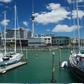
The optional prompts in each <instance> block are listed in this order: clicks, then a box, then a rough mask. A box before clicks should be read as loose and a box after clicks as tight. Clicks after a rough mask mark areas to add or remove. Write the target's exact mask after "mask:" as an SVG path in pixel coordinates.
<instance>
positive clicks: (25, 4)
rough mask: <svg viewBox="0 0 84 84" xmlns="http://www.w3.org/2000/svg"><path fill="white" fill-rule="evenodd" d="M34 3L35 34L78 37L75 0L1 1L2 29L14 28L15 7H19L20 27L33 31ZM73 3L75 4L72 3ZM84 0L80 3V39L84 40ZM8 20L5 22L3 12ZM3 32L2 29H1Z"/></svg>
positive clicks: (0, 25)
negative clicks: (3, 27)
mask: <svg viewBox="0 0 84 84" xmlns="http://www.w3.org/2000/svg"><path fill="white" fill-rule="evenodd" d="M32 2H33V7H34V14H33V15H34V16H35V34H55V35H57V36H69V37H73V35H75V36H77V19H76V18H77V13H76V3H75V0H0V27H1V28H2V26H3V25H7V27H8V28H14V5H15V4H16V6H17V17H18V24H19V25H18V26H20V27H25V28H28V29H29V30H31V29H32V21H31V16H32ZM72 2H73V3H72ZM83 5H84V0H79V1H78V17H79V24H80V37H81V38H84V34H83V32H84V6H83ZM5 10H6V12H7V20H6V21H4V20H3V12H4V11H5ZM0 30H1V29H0Z"/></svg>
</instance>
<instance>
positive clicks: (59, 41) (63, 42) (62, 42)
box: [52, 36, 70, 46]
mask: <svg viewBox="0 0 84 84" xmlns="http://www.w3.org/2000/svg"><path fill="white" fill-rule="evenodd" d="M69 44H70V38H69V37H66V36H54V37H52V46H54V45H56V46H68V45H69Z"/></svg>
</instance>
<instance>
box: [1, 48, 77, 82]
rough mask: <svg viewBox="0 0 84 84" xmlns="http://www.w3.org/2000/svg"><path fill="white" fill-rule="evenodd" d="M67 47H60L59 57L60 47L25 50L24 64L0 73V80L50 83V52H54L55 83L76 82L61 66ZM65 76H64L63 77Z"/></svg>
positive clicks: (66, 54) (65, 56)
mask: <svg viewBox="0 0 84 84" xmlns="http://www.w3.org/2000/svg"><path fill="white" fill-rule="evenodd" d="M70 50H71V49H69V48H62V49H61V57H59V56H60V49H56V50H55V49H54V50H52V51H48V50H38V49H33V50H27V51H28V52H27V61H28V63H27V64H26V65H23V66H21V67H17V68H16V69H12V70H10V71H8V72H7V73H5V74H0V82H2V83H4V81H5V82H7V83H8V82H11V83H15V82H18V83H21V82H24V83H25V82H29V83H32V82H34V83H43V82H44V83H50V82H51V79H52V52H53V51H54V52H55V56H54V57H55V59H54V62H55V72H54V79H55V80H56V82H57V83H70V82H74V83H76V82H78V80H76V79H74V78H73V77H72V76H71V75H70V73H69V72H68V69H66V68H61V67H60V63H59V60H60V62H63V61H67V60H68V57H69V54H70ZM23 52H24V55H26V51H25V50H24V51H23ZM64 77H65V78H64Z"/></svg>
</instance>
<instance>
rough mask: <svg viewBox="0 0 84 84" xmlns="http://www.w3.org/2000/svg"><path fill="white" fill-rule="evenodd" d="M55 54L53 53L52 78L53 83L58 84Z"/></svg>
mask: <svg viewBox="0 0 84 84" xmlns="http://www.w3.org/2000/svg"><path fill="white" fill-rule="evenodd" d="M54 58H55V52H52V78H51V83H56V80H55V60H54Z"/></svg>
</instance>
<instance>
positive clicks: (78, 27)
mask: <svg viewBox="0 0 84 84" xmlns="http://www.w3.org/2000/svg"><path fill="white" fill-rule="evenodd" d="M76 13H77V29H78V48H79V53H80V31H79V30H80V26H79V17H78V0H76Z"/></svg>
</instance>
